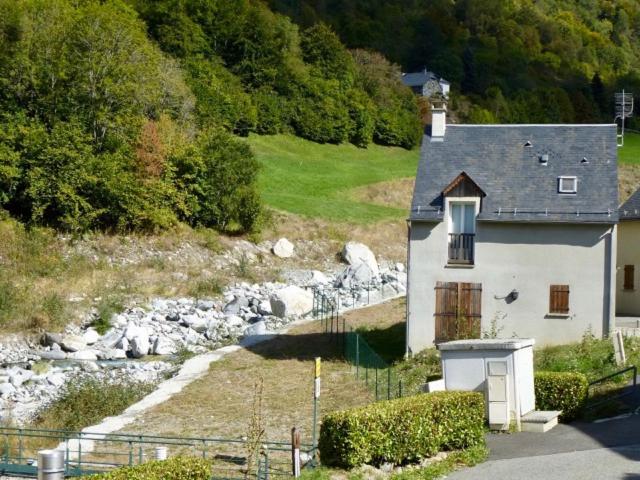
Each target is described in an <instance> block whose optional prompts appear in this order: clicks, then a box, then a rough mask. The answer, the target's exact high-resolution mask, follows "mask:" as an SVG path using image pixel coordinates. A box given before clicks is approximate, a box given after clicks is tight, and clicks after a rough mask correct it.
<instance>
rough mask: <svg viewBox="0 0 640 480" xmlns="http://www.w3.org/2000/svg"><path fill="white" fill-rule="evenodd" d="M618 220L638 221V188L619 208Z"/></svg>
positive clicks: (639, 211) (639, 207)
mask: <svg viewBox="0 0 640 480" xmlns="http://www.w3.org/2000/svg"><path fill="white" fill-rule="evenodd" d="M620 220H640V188H639V189H638V190H636V191H635V193H634V194H633V195H631V196H630V197H629V199H628V200H627V201H626V202H624V203H623V204H622V206H621V207H620Z"/></svg>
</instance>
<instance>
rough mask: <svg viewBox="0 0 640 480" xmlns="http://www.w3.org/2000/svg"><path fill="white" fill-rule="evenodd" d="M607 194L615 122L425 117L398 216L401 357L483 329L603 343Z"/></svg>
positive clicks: (611, 191) (608, 299)
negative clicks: (403, 303)
mask: <svg viewBox="0 0 640 480" xmlns="http://www.w3.org/2000/svg"><path fill="white" fill-rule="evenodd" d="M617 195H618V186H617V151H616V126H615V125H614V124H611V125H447V123H446V107H441V108H434V109H433V124H432V127H431V130H430V131H428V132H427V133H426V134H425V136H424V139H423V144H422V151H421V159H420V164H419V167H418V174H417V178H416V183H415V190H414V195H413V202H412V207H411V214H410V218H409V253H408V265H409V271H408V279H409V284H408V299H407V351H408V353H416V352H418V351H420V350H422V349H424V348H426V347H430V346H433V345H434V343H438V342H441V341H445V340H449V339H452V338H455V337H478V336H480V335H481V334H482V332H487V333H488V332H490V331H493V333H499V335H500V336H502V337H511V336H518V337H532V338H535V340H536V343H537V344H539V345H540V344H560V343H566V342H570V341H576V340H579V339H580V338H581V337H582V336H583V334H584V333H585V332H587V331H590V332H592V333H593V334H594V335H596V336H598V337H600V336H604V335H606V334H607V333H608V332H609V330H610V329H611V328H612V326H613V324H614V322H615V311H616V308H615V275H616V273H615V269H616V261H615V258H616V224H617V222H618V208H617ZM639 263H640V262H639Z"/></svg>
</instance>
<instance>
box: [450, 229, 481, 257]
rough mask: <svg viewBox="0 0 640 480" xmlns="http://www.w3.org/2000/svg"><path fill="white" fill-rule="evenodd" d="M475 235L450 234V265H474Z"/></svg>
mask: <svg viewBox="0 0 640 480" xmlns="http://www.w3.org/2000/svg"><path fill="white" fill-rule="evenodd" d="M475 237H476V235H475V233H450V234H449V263H466V264H473V254H474V242H475Z"/></svg>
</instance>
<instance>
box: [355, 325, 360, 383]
mask: <svg viewBox="0 0 640 480" xmlns="http://www.w3.org/2000/svg"><path fill="white" fill-rule="evenodd" d="M355 335H356V378H357V379H358V380H360V335H359V334H358V332H356V333H355Z"/></svg>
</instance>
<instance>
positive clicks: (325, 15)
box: [269, 0, 640, 123]
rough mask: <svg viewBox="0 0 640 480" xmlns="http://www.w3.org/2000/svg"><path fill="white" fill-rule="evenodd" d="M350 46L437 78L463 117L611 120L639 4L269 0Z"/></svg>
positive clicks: (630, 68)
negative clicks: (324, 27)
mask: <svg viewBox="0 0 640 480" xmlns="http://www.w3.org/2000/svg"><path fill="white" fill-rule="evenodd" d="M269 3H270V5H272V7H273V8H275V9H276V10H278V11H280V12H283V13H286V14H288V15H290V16H291V17H292V18H293V19H294V20H295V21H296V22H298V23H299V24H300V25H302V26H307V25H312V24H314V23H316V22H318V21H324V22H326V23H328V24H329V25H331V26H332V27H333V28H334V29H335V30H336V31H337V32H338V34H339V35H340V38H341V39H342V40H343V41H344V42H345V43H346V44H347V46H349V47H350V48H373V49H376V50H379V51H381V52H383V53H384V54H385V55H387V56H388V57H389V58H390V59H391V60H392V61H394V62H397V63H399V64H401V65H402V67H403V68H404V69H405V71H411V70H416V69H422V68H424V66H425V65H426V66H427V67H428V68H429V69H430V70H432V71H434V72H436V73H437V74H438V75H441V76H443V77H445V78H446V79H447V80H449V81H451V82H452V84H453V90H454V91H455V92H456V93H458V94H461V95H462V96H460V95H458V96H454V101H455V102H456V105H455V108H456V109H458V110H459V113H460V116H461V117H462V119H463V120H464V121H467V122H470V123H491V122H496V121H497V122H499V123H545V122H558V123H562V122H580V123H582V122H594V121H611V120H612V119H613V92H614V91H618V90H620V89H623V88H624V89H626V90H627V91H630V92H635V93H637V94H638V93H640V69H639V67H638V65H640V61H639V60H640V42H639V41H638V40H639V39H640V2H638V1H637V0H630V1H624V2H611V1H601V0H588V1H577V0H572V1H559V0H522V1H517V2H515V1H503V0H489V1H487V0H459V1H455V2H454V1H441V0H436V1H430V2H417V1H414V0H302V1H290V0H270V2H269Z"/></svg>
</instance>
